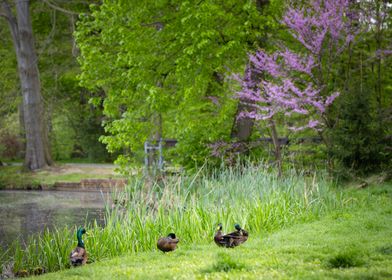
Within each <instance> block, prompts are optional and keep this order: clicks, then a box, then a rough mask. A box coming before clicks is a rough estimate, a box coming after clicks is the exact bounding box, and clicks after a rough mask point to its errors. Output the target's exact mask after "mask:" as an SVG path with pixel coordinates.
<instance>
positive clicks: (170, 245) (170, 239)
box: [157, 233, 180, 253]
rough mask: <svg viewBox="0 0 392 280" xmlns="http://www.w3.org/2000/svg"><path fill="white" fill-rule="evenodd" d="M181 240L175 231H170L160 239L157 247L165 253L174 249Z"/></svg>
mask: <svg viewBox="0 0 392 280" xmlns="http://www.w3.org/2000/svg"><path fill="white" fill-rule="evenodd" d="M179 241H180V240H179V239H178V238H177V237H176V235H175V234H174V233H169V234H168V236H166V237H161V238H159V239H158V242H157V247H158V249H159V250H161V251H162V252H164V253H166V252H170V251H174V250H175V249H176V248H177V243H178V242H179Z"/></svg>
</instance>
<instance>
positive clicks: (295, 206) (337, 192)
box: [2, 167, 391, 279]
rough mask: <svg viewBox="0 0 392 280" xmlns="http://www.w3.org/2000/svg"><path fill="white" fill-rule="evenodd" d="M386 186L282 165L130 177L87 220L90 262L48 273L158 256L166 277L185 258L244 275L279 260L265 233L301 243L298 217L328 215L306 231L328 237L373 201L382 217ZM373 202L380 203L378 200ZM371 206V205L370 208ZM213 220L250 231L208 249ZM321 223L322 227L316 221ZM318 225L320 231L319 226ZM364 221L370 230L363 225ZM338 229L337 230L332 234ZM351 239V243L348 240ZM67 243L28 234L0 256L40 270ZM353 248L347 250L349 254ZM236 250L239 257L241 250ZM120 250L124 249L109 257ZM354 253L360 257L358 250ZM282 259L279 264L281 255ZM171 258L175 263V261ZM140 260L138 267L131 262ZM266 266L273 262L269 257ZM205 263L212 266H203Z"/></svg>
mask: <svg viewBox="0 0 392 280" xmlns="http://www.w3.org/2000/svg"><path fill="white" fill-rule="evenodd" d="M389 189H390V186H385V187H384V188H383V189H382V191H381V192H380V193H379V194H377V195H376V194H372V193H369V192H368V191H367V190H363V191H357V190H356V191H351V192H350V191H347V190H341V189H339V188H338V187H336V186H335V185H334V183H333V182H331V181H329V180H328V179H325V178H324V177H323V176H311V177H305V176H302V175H301V174H299V175H297V174H295V173H294V172H287V173H286V174H285V176H284V178H283V179H278V178H277V177H276V176H275V175H274V174H271V173H270V172H269V171H268V170H265V169H263V168H260V167H249V168H247V169H246V170H225V171H220V172H217V173H216V174H213V175H212V176H211V175H209V176H203V175H202V174H200V173H199V174H196V175H194V176H192V177H171V178H170V179H167V181H165V180H163V181H161V182H160V183H159V184H155V185H148V184H147V185H146V184H144V183H143V182H142V181H134V182H133V183H132V184H131V185H130V186H129V187H128V188H127V189H126V191H125V192H122V193H118V194H116V197H117V199H116V201H117V204H116V206H115V207H114V208H113V209H110V210H108V215H107V226H106V227H105V228H99V227H97V226H95V225H89V226H88V231H89V233H90V235H89V236H88V237H86V240H85V243H86V247H87V248H88V251H89V257H90V262H96V263H95V264H91V265H89V266H88V267H86V268H82V269H80V270H79V269H78V270H70V271H68V272H63V273H64V274H51V275H52V277H55V276H56V277H57V275H60V276H59V277H62V276H61V275H69V273H71V274H72V273H77V274H79V273H82V274H83V273H84V271H85V273H86V274H83V275H85V276H86V275H87V274H88V273H97V274H100V268H101V267H103V268H104V267H105V265H106V262H107V261H108V260H110V263H112V265H114V266H118V269H117V270H114V271H125V275H128V274H129V273H131V274H135V275H138V273H139V272H138V271H139V270H140V273H142V272H141V271H145V272H146V271H149V270H152V266H153V264H154V263H156V264H157V265H160V267H162V269H163V266H164V264H163V263H162V262H166V261H169V264H170V261H172V264H173V268H172V269H173V270H171V269H169V268H167V267H166V270H165V271H166V272H165V273H164V274H163V275H167V278H173V277H174V276H177V274H178V275H182V273H181V272H182V271H184V267H187V266H188V264H189V265H190V267H193V268H194V269H191V270H190V271H191V273H193V274H192V275H193V276H192V277H197V278H198V277H199V276H200V277H202V278H203V277H207V278H208V277H210V275H215V273H213V272H214V270H216V269H218V270H219V266H223V267H225V263H226V262H227V263H239V264H241V263H242V262H243V259H244V260H245V262H244V263H243V265H242V264H241V265H240V266H239V267H238V268H241V267H242V268H243V269H245V272H244V271H241V270H238V269H235V270H233V271H232V272H230V273H234V274H241V275H242V273H245V274H244V275H249V277H251V276H252V275H254V273H256V272H257V271H259V269H260V268H259V266H260V267H263V263H264V262H267V263H273V262H275V261H276V263H277V265H278V264H279V265H280V261H279V257H280V252H281V251H280V250H283V249H284V248H285V247H284V246H283V245H284V244H285V242H283V243H280V241H277V242H276V243H274V242H272V241H269V242H267V243H266V240H265V238H266V237H268V238H272V239H271V240H274V238H283V239H287V240H288V241H290V240H291V241H290V242H292V243H293V244H295V243H296V242H300V240H303V242H306V239H304V238H305V237H306V235H304V236H305V237H303V234H302V233H301V232H302V231H303V230H304V229H305V228H306V224H309V223H314V222H315V221H317V220H319V219H320V218H323V217H326V216H327V217H329V218H327V219H326V220H325V221H324V222H321V223H319V224H318V223H316V224H315V225H317V224H318V226H317V227H319V228H320V229H319V230H317V231H316V232H312V231H311V230H310V229H312V228H313V224H312V225H308V226H309V234H308V236H312V235H313V234H315V233H317V234H316V236H315V237H318V236H323V234H324V235H325V234H326V236H329V233H328V230H331V229H333V228H334V224H335V223H336V224H339V223H340V222H342V225H341V226H340V227H341V228H342V229H344V228H345V227H346V226H347V225H346V224H344V223H343V222H344V221H345V219H346V218H347V217H348V216H352V217H354V218H355V217H356V215H357V214H355V213H361V211H363V212H366V211H368V209H371V208H372V209H373V208H374V207H373V205H375V204H377V205H383V207H384V206H385V207H384V208H383V209H384V210H385V213H386V214H385V216H387V215H389V216H390V215H391V211H390V209H389V210H388V209H387V206H388V204H387V203H385V201H388V202H389V203H390V202H391V201H390V192H389ZM375 190H379V188H375ZM384 192H385V193H384ZM384 200H385V201H384ZM381 202H383V204H380V203H381ZM373 210H374V211H376V209H375V208H374V209H373ZM373 210H372V211H373ZM384 210H383V211H384ZM388 211H389V212H388ZM369 213H370V214H369V215H370V216H369V220H371V219H370V217H371V216H372V215H374V214H376V213H374V212H369ZM347 215H348V216H347ZM358 215H359V214H358ZM360 215H362V214H360ZM384 218H385V219H386V217H384ZM384 218H383V219H384ZM373 220H374V219H373ZM353 221H356V220H355V219H353ZM380 221H381V220H380ZM218 222H222V223H223V225H224V228H225V229H227V230H230V229H232V227H233V224H234V223H235V222H238V223H240V224H241V225H243V226H244V227H245V228H246V229H247V230H249V231H250V232H251V234H252V238H251V239H250V240H249V242H247V244H246V246H244V248H236V249H235V250H233V251H225V250H223V251H222V250H220V249H219V248H215V247H214V245H212V244H211V240H212V236H213V234H214V228H215V226H216V223H218ZM357 222H358V221H357ZM324 223H325V227H323V224H324ZM355 223H356V222H355ZM378 224H379V222H378V220H375V222H374V228H377V227H378ZM381 224H382V223H381ZM293 225H297V227H299V228H298V229H297V231H296V230H295V228H296V227H294V228H292V229H293V230H294V231H293V232H292V233H290V230H288V231H282V232H287V234H288V233H290V235H287V236H283V237H279V234H280V232H281V230H284V229H287V228H291V227H292V226H293ZM298 225H300V226H298ZM301 227H304V228H303V229H301ZM321 228H324V229H325V231H326V232H324V233H323V230H322V229H321ZM369 228H370V229H369V230H372V229H371V226H369ZM350 230H352V228H351V229H350ZM172 231H173V232H176V234H177V235H178V236H180V238H181V248H180V249H179V250H178V251H176V252H175V253H173V254H170V255H168V256H162V255H160V254H159V253H158V252H156V248H155V246H156V240H157V238H158V237H159V236H161V235H163V234H167V233H168V232H172ZM274 233H275V234H274ZM340 234H341V233H340V232H338V231H337V232H336V236H335V237H336V238H337V237H338V236H339V235H340ZM367 234H368V232H364V235H363V237H365V236H366V235H367ZM384 234H385V233H384ZM297 235H298V238H299V239H297ZM274 236H276V237H274ZM289 236H291V237H289ZM301 238H302V239H301ZM318 238H319V237H318ZM331 238H332V237H331ZM344 238H346V237H344ZM347 238H349V237H347ZM277 240H279V239H277ZM353 240H354V241H353V242H354V243H355V242H356V241H355V240H356V239H353ZM321 241H322V239H320V240H319V241H317V240H315V241H312V242H313V243H314V244H316V243H317V242H321ZM312 242H311V243H306V244H308V245H306V246H307V247H309V246H310V245H312V244H313V243H312ZM384 243H385V242H384ZM195 244H197V245H195ZM273 244H275V245H273ZM309 244H310V245H309ZM337 244H338V243H336V244H332V243H331V247H326V248H325V250H324V249H323V250H324V251H325V254H327V253H328V254H330V255H331V257H333V254H335V253H336V255H337V256H339V252H338V251H337V250H335V249H336V248H337V247H336V248H335V247H333V246H335V245H337ZM384 245H385V244H384ZM74 246H75V240H74V231H72V230H69V229H62V230H57V231H54V232H51V233H46V234H45V235H43V236H40V237H38V238H35V239H32V240H30V241H29V242H28V243H27V246H26V248H25V249H22V247H21V246H18V245H17V244H16V245H15V246H14V247H13V248H11V249H10V250H9V252H8V253H7V259H5V258H4V259H3V260H2V261H3V262H4V263H6V262H7V261H9V260H12V261H13V263H14V270H15V271H18V270H27V271H33V270H34V269H35V268H36V267H43V268H45V270H46V271H56V270H59V269H60V270H62V269H67V268H68V267H69V264H68V254H69V251H70V250H71V248H72V247H74ZM268 246H272V247H268ZM306 246H305V247H306ZM320 246H325V244H321V245H320ZM380 246H381V245H380ZM385 246H387V245H385ZM267 248H269V249H267ZM333 248H335V249H333ZM290 250H291V249H290ZM290 250H289V251H290ZM256 251H258V253H256ZM273 251H276V253H275V255H271V259H262V258H261V257H262V256H264V255H265V254H267V255H268V254H269V253H270V252H273ZM239 252H241V253H239ZM350 252H351V251H350ZM356 252H357V251H355V252H354V255H355V256H356V257H357V253H356ZM358 252H359V253H360V252H361V251H360V250H359V251H358ZM136 253H137V254H136ZM343 253H344V252H343ZM359 253H358V254H359ZM221 254H223V255H222V258H223V259H224V262H223V263H222V264H220V262H219V260H218V259H219V256H220V255H221ZM242 254H243V255H244V257H241V255H242ZM285 254H286V253H285ZM292 254H293V258H295V255H296V254H297V253H296V251H293V253H292ZM301 254H302V253H301ZM304 254H305V253H304ZM124 255H125V256H126V255H130V256H128V257H124V258H116V257H117V256H124ZM287 255H290V253H287ZM358 256H359V257H361V255H360V254H359V255H358ZM237 258H239V259H237ZM320 258H321V259H320V260H319V261H320V264H319V265H320V269H321V268H323V269H324V268H325V266H324V262H325V261H326V259H327V255H325V256H321V257H320ZM112 259H113V260H112ZM150 259H151V262H150ZM130 260H132V261H130ZM248 260H249V263H248V262H247V261H248ZM122 261H123V262H125V263H126V265H125V266H124V265H121V262H122ZM282 261H283V263H286V260H282ZM176 262H179V263H180V264H181V265H180V266H179V267H178V266H177V267H176V266H175V263H176ZM315 262H316V261H315ZM191 263H193V264H191ZM142 264H143V266H142V267H139V266H141V265H142ZM169 266H170V265H169ZM229 266H230V265H229ZM208 267H210V268H208ZM268 267H269V269H273V268H271V264H270V265H269V266H268ZM106 269H107V268H106ZM228 269H230V267H229V268H228ZM282 269H283V268H282ZM95 270H96V271H95ZM208 270H211V271H212V272H211V273H209V272H207V271H208ZM94 271H95V272H94ZM254 271H256V272H254ZM112 272H113V271H112ZM112 272H111V273H112ZM259 272H260V271H259ZM259 272H257V273H259ZM108 273H109V272H108ZM118 273H119V272H118ZM151 273H155V272H154V271H152V272H151ZM173 273H174V274H173ZM219 273H221V274H219ZM219 273H218V275H221V276H222V277H224V275H226V274H225V273H223V272H219ZM263 273H264V272H263ZM118 276H119V275H117V276H116V277H118ZM86 277H87V276H86ZM110 277H111V276H110V275H107V274H106V278H105V277H103V278H102V279H109V278H110ZM124 277H125V276H124ZM140 277H142V275H141V276H140ZM192 277H191V278H192ZM219 277H220V276H219ZM185 278H186V277H185ZM211 278H213V276H211ZM97 279H98V278H97Z"/></svg>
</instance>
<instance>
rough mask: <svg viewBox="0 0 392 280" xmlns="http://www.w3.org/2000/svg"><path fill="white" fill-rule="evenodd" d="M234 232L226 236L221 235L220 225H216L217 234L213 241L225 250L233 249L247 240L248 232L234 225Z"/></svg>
mask: <svg viewBox="0 0 392 280" xmlns="http://www.w3.org/2000/svg"><path fill="white" fill-rule="evenodd" d="M234 227H235V229H236V231H233V232H231V233H228V234H223V233H222V224H218V228H217V232H216V233H215V236H214V241H215V243H216V244H217V245H218V246H221V247H226V248H234V247H237V246H238V245H240V244H242V243H244V242H245V241H246V240H248V236H249V234H248V232H247V231H246V230H244V229H242V228H241V227H240V225H239V224H235V226H234Z"/></svg>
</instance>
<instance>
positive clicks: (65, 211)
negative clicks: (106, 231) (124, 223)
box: [0, 191, 110, 248]
mask: <svg viewBox="0 0 392 280" xmlns="http://www.w3.org/2000/svg"><path fill="white" fill-rule="evenodd" d="M109 197H110V194H107V193H100V192H67V191H0V246H2V247H3V248H6V247H7V246H8V245H9V244H11V243H12V241H14V240H15V239H17V238H19V239H21V240H27V238H28V236H29V235H31V234H34V233H40V232H43V231H44V230H45V229H46V228H49V229H52V228H53V227H55V226H57V227H62V226H64V225H68V226H70V227H73V226H75V225H76V226H79V225H84V224H85V223H86V222H89V221H92V220H94V219H96V220H97V221H98V223H99V224H101V225H103V223H104V205H105V202H107V201H108V199H109Z"/></svg>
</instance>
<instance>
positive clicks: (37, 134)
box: [2, 0, 52, 170]
mask: <svg viewBox="0 0 392 280" xmlns="http://www.w3.org/2000/svg"><path fill="white" fill-rule="evenodd" d="M2 8H3V10H4V12H5V17H6V19H7V21H8V23H9V26H10V30H11V34H12V38H13V42H14V47H15V52H16V58H17V61H18V72H19V78H20V84H21V89H22V104H23V106H22V108H23V119H24V128H25V135H26V154H25V161H24V166H25V167H26V168H27V169H29V170H36V169H40V168H43V167H46V166H48V165H51V164H52V159H51V156H50V153H49V145H48V136H47V130H46V126H45V118H44V109H43V99H42V95H41V84H40V79H39V71H38V65H37V63H38V61H37V55H36V53H35V48H34V39H33V29H32V25H31V19H30V11H29V1H20V0H15V8H16V19H15V17H14V15H13V14H12V11H11V8H10V6H9V4H8V2H7V1H5V0H3V1H2Z"/></svg>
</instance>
